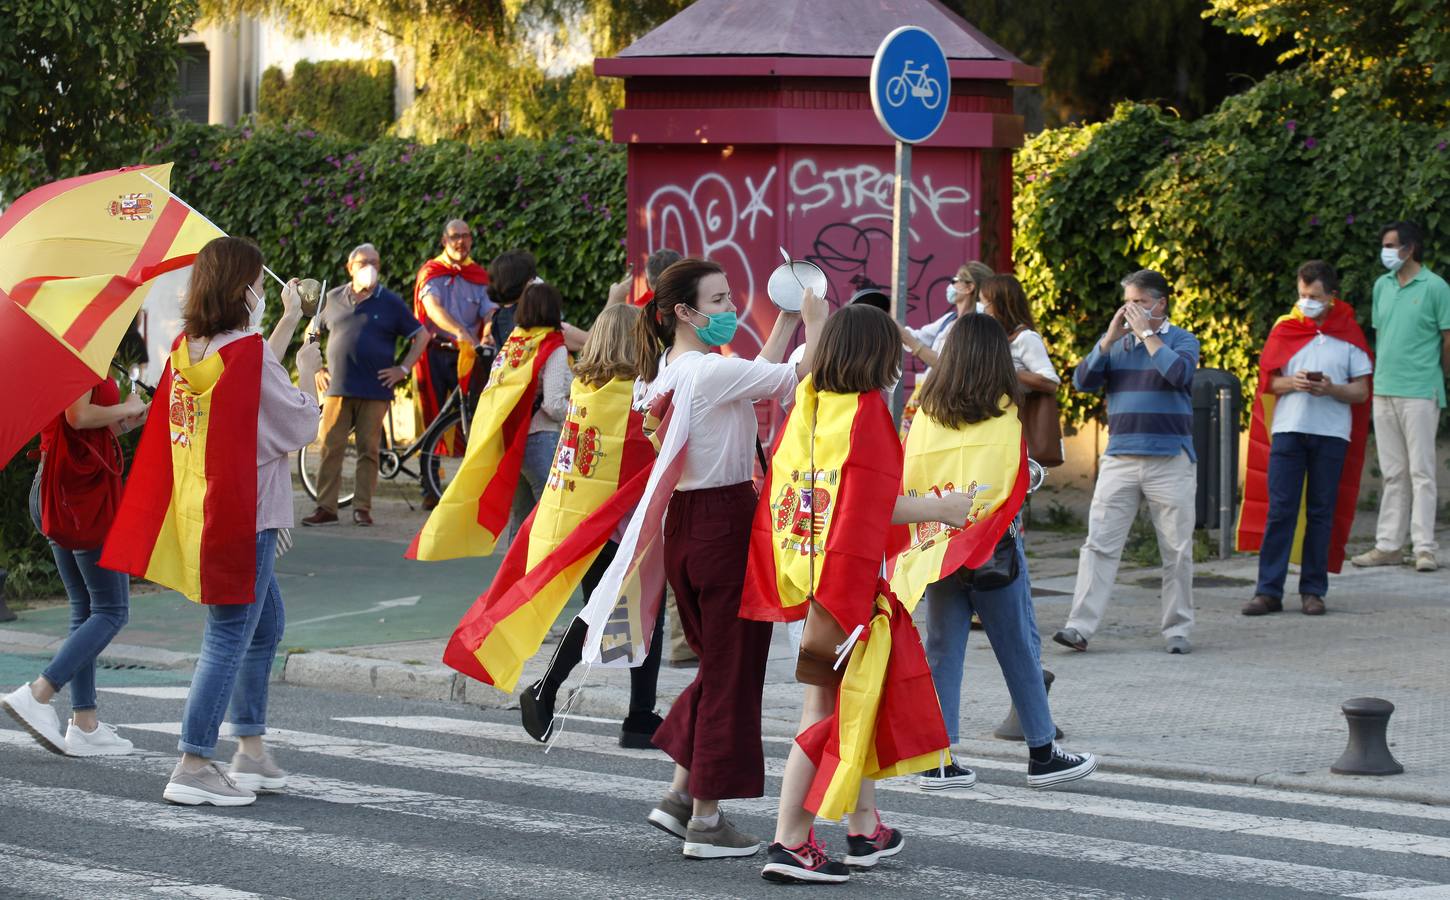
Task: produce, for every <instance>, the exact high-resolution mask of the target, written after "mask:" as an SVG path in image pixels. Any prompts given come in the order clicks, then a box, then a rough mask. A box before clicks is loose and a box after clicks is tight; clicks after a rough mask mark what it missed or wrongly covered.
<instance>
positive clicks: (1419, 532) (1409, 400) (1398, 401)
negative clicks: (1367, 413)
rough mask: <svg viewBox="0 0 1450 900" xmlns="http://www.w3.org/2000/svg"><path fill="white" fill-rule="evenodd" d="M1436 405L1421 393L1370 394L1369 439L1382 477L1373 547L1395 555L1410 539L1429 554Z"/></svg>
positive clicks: (1437, 421)
mask: <svg viewBox="0 0 1450 900" xmlns="http://www.w3.org/2000/svg"><path fill="white" fill-rule="evenodd" d="M1439 424H1440V405H1439V404H1438V403H1436V402H1435V401H1434V400H1429V399H1424V398H1420V397H1380V396H1376V397H1375V398H1374V441H1375V450H1376V452H1378V454H1379V463H1380V472H1381V473H1382V474H1383V475H1384V495H1383V496H1382V497H1381V499H1380V517H1379V525H1378V526H1377V527H1376V529H1375V541H1374V543H1375V546H1376V547H1378V548H1379V549H1381V550H1387V551H1390V552H1393V553H1398V552H1399V551H1400V550H1402V549H1403V548H1404V546H1405V537H1406V536H1408V537H1409V538H1410V542H1411V543H1412V544H1413V545H1414V550H1415V552H1416V553H1434V552H1435V550H1436V549H1437V545H1436V543H1435V505H1436V503H1437V502H1438V495H1437V493H1436V483H1435V430H1436V428H1437V427H1438V426H1439Z"/></svg>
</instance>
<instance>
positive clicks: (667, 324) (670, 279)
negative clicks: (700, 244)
mask: <svg viewBox="0 0 1450 900" xmlns="http://www.w3.org/2000/svg"><path fill="white" fill-rule="evenodd" d="M724 274H725V270H724V269H723V268H721V266H720V264H719V263H715V262H711V261H709V260H708V259H694V258H693V257H689V258H686V259H682V260H680V261H679V262H677V263H674V264H673V265H671V266H670V267H669V268H668V269H665V270H664V271H663V272H661V273H660V277H659V279H658V280H657V281H655V295H654V299H652V300H651V301H650V303H649V305H648V306H646V307H644V308H643V309H642V310H641V312H642V313H643V315H641V316H640V317H639V321H638V322H636V323H635V327H634V334H635V341H636V343H637V344H638V346H639V377H640V378H643V379H644V380H645V381H654V380H655V379H656V378H657V377H659V374H660V354H661V353H663V352H665V351H666V350H667V349H669V348H670V347H671V346H673V345H674V343H675V324H676V321H675V306H676V304H680V303H683V304H685V305H686V306H691V307H693V306H694V305H695V304H696V303H697V302H698V300H699V293H700V281H701V280H702V279H704V278H705V277H706V276H708V275H724Z"/></svg>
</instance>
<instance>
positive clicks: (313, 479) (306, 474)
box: [297, 387, 470, 509]
mask: <svg viewBox="0 0 1450 900" xmlns="http://www.w3.org/2000/svg"><path fill="white" fill-rule="evenodd" d="M469 424H470V423H469V420H468V417H467V416H465V415H464V414H463V390H462V389H461V388H458V387H455V388H454V389H453V391H452V393H450V394H449V395H448V397H447V398H446V399H445V400H444V401H443V405H442V406H441V407H439V409H438V415H437V417H435V418H434V419H433V421H432V422H430V423H428V427H427V428H425V429H423V433H422V434H421V435H419V436H418V437H417V438H416V439H415V440H413V441H412V443H409V444H405V445H399V444H397V443H396V442H395V441H394V439H393V410H392V407H391V406H389V408H388V415H387V418H385V419H383V439H382V444H381V446H380V447H379V449H378V477H379V478H385V479H387V480H389V481H392V480H393V479H394V478H397V477H398V476H399V475H406V476H407V477H408V478H410V479H412V478H416V479H418V481H419V483H420V484H421V485H422V486H423V491H424V493H425V494H426V495H427V496H429V497H432V498H434V499H435V500H436V499H437V498H438V497H441V496H443V489H444V488H446V487H447V486H448V482H449V481H451V480H452V478H453V476H454V475H456V474H457V473H458V468H459V466H460V465H462V463H463V456H462V453H461V452H460V453H459V454H458V455H456V456H444V455H442V454H440V453H438V452H437V451H438V445H439V442H440V441H441V439H442V438H443V436H444V435H445V434H447V433H448V431H449V430H450V429H453V428H457V429H458V433H459V434H460V435H461V436H462V437H461V439H460V440H458V441H455V442H454V443H456V444H459V445H465V444H467V442H468V428H469ZM415 456H416V457H418V468H417V470H416V471H415V470H414V469H412V468H411V467H409V466H408V461H409V460H410V459H412V458H413V457H415ZM321 468H322V438H321V435H320V434H319V435H318V437H317V438H316V439H314V440H313V441H312V443H310V444H308V445H307V446H305V447H303V448H302V449H301V450H299V451H297V477H298V479H299V480H301V482H302V489H303V490H304V491H306V492H307V496H308V497H311V498H312V499H313V500H314V501H316V500H317V486H318V483H319V482H320V480H321V479H320V477H319V476H320V471H321ZM356 471H357V442H356V440H355V439H354V436H353V435H348V439H347V449H346V451H345V454H344V456H343V460H342V472H341V475H342V487H341V489H340V490H339V491H338V495H337V506H338V509H342V508H343V507H346V506H348V505H350V504H351V503H352V500H353V497H354V495H355V493H356V491H355V489H354V485H353V478H354V477H355V473H356Z"/></svg>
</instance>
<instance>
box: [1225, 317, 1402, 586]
mask: <svg viewBox="0 0 1450 900" xmlns="http://www.w3.org/2000/svg"><path fill="white" fill-rule="evenodd" d="M1320 334H1324V335H1328V336H1329V337H1332V338H1338V339H1339V340H1341V341H1344V342H1346V343H1349V344H1353V345H1354V346H1356V347H1358V348H1359V349H1361V350H1363V351H1364V352H1365V353H1366V354H1367V355H1370V359H1371V360H1373V359H1374V357H1373V355H1372V354H1370V349H1369V342H1368V341H1366V340H1365V338H1364V331H1363V330H1361V329H1360V327H1359V323H1358V322H1356V321H1355V318H1354V310H1353V309H1352V308H1351V307H1350V306H1349V304H1347V303H1345V302H1344V301H1342V300H1338V299H1336V300H1335V301H1334V302H1333V304H1331V305H1330V307H1329V312H1328V313H1327V314H1326V315H1325V316H1324V321H1323V322H1320V323H1317V324H1316V323H1315V322H1314V321H1313V320H1312V319H1309V318H1307V317H1306V316H1305V315H1304V314H1303V313H1301V312H1299V310H1298V309H1297V308H1296V309H1295V310H1294V311H1293V312H1292V313H1290V314H1289V315H1287V316H1281V317H1280V318H1279V320H1278V321H1277V322H1275V323H1274V327H1273V329H1272V330H1270V331H1269V339H1268V341H1267V342H1265V344H1264V352H1263V354H1262V355H1261V356H1260V358H1259V384H1258V386H1257V387H1256V388H1255V390H1254V408H1253V414H1252V419H1251V421H1250V424H1249V455H1248V461H1247V465H1246V466H1245V471H1244V502H1243V506H1242V507H1240V509H1239V527H1238V540H1237V545H1238V549H1240V550H1246V551H1257V550H1258V549H1259V547H1260V546H1261V545H1262V544H1263V541H1264V526H1265V523H1266V522H1267V520H1268V517H1269V446H1270V443H1271V442H1272V440H1273V429H1274V407H1275V405H1276V403H1277V402H1278V399H1279V398H1278V397H1277V396H1275V395H1274V393H1273V392H1272V391H1270V390H1269V382H1270V379H1272V378H1273V377H1274V373H1275V372H1277V371H1279V370H1280V369H1283V368H1284V366H1286V365H1288V363H1289V360H1290V359H1292V358H1293V356H1294V354H1296V353H1298V352H1299V351H1300V350H1302V349H1303V348H1304V345H1305V344H1308V343H1309V342H1310V341H1312V340H1314V339H1315V338H1316V337H1318V336H1319V335H1320ZM1371 387H1373V385H1371ZM1369 417H1370V404H1368V403H1356V404H1355V405H1354V406H1351V407H1350V431H1349V451H1348V452H1347V453H1346V454H1345V456H1344V470H1343V472H1342V473H1341V474H1340V477H1339V496H1338V499H1337V500H1336V502H1335V507H1334V526H1333V527H1332V528H1331V529H1330V533H1329V571H1331V572H1338V571H1339V570H1340V569H1341V568H1343V566H1344V545H1345V542H1346V541H1348V540H1349V529H1350V528H1351V527H1352V526H1353V525H1354V507H1355V503H1356V502H1357V501H1358V498H1359V479H1360V474H1361V473H1362V472H1363V470H1364V450H1365V444H1366V443H1367V442H1368V439H1369ZM1303 545H1304V504H1303V503H1302V502H1301V503H1300V504H1299V521H1298V523H1297V524H1296V525H1295V527H1294V549H1293V551H1292V554H1291V556H1290V559H1292V560H1293V561H1294V562H1296V563H1297V562H1299V561H1300V553H1301V551H1302V549H1303Z"/></svg>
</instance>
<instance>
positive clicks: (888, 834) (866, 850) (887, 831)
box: [846, 816, 906, 869]
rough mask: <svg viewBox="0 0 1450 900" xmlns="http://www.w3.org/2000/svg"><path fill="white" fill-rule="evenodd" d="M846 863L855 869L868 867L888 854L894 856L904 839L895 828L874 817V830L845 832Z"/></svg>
mask: <svg viewBox="0 0 1450 900" xmlns="http://www.w3.org/2000/svg"><path fill="white" fill-rule="evenodd" d="M846 844H847V847H848V852H847V854H846V865H848V866H851V867H853V868H857V869H869V868H871V867H872V866H874V865H876V864H877V863H878V862H880V861H881V860H883V859H885V858H886V857H888V856H895V855H896V854H898V853H900V852H901V850H902V848H903V847H905V846H906V840H905V838H903V837H902V836H901V832H899V831H897V830H896V829H895V828H887V827H886V826H885V825H882V824H881V817H880V816H877V817H876V830H875V831H873V832H871V833H870V834H847V835H846Z"/></svg>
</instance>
